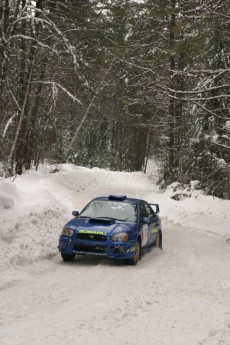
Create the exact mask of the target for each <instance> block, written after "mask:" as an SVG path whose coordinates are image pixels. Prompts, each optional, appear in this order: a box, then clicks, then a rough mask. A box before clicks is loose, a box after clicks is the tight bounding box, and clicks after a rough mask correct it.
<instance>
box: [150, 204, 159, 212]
mask: <svg viewBox="0 0 230 345" xmlns="http://www.w3.org/2000/svg"><path fill="white" fill-rule="evenodd" d="M149 205H151V206H155V213H156V214H157V213H159V212H160V207H159V204H149Z"/></svg>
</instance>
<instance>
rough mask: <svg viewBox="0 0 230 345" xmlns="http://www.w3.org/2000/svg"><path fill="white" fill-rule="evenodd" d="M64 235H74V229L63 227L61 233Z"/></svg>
mask: <svg viewBox="0 0 230 345" xmlns="http://www.w3.org/2000/svg"><path fill="white" fill-rule="evenodd" d="M61 234H62V235H64V236H69V237H71V236H72V235H73V230H72V229H70V228H65V227H64V228H63V229H62V233H61Z"/></svg>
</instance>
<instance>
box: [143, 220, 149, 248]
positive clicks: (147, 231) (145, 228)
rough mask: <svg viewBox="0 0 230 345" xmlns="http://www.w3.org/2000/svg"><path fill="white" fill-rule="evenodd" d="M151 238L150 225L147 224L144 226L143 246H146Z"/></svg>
mask: <svg viewBox="0 0 230 345" xmlns="http://www.w3.org/2000/svg"><path fill="white" fill-rule="evenodd" d="M148 239H149V227H148V225H147V224H144V225H143V226H142V246H145V245H146V244H147V243H148Z"/></svg>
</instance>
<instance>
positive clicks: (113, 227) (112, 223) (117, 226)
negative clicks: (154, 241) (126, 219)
mask: <svg viewBox="0 0 230 345" xmlns="http://www.w3.org/2000/svg"><path fill="white" fill-rule="evenodd" d="M65 226H66V227H68V228H70V229H72V230H73V231H75V232H79V231H80V230H85V231H87V230H88V231H98V232H105V233H106V234H107V235H112V234H114V233H118V232H127V231H130V230H131V229H133V227H134V226H135V224H133V223H127V224H124V223H121V222H119V221H116V220H113V219H108V218H74V219H72V220H70V221H69V222H68V223H67V224H66V225H65Z"/></svg>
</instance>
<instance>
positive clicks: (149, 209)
mask: <svg viewBox="0 0 230 345" xmlns="http://www.w3.org/2000/svg"><path fill="white" fill-rule="evenodd" d="M144 206H145V209H146V212H147V215H148V217H155V213H154V211H153V209H152V207H151V206H150V205H149V204H147V203H145V204H144Z"/></svg>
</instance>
